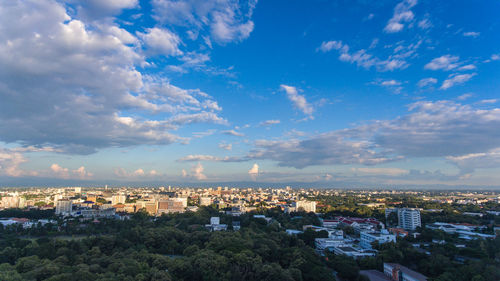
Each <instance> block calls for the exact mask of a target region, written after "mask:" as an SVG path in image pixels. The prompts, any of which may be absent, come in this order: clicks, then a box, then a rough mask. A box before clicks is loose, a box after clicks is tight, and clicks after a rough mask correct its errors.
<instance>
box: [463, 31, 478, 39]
mask: <svg viewBox="0 0 500 281" xmlns="http://www.w3.org/2000/svg"><path fill="white" fill-rule="evenodd" d="M462 34H463V35H464V36H465V37H473V38H476V37H479V35H481V33H480V32H475V31H468V32H464V33H462Z"/></svg>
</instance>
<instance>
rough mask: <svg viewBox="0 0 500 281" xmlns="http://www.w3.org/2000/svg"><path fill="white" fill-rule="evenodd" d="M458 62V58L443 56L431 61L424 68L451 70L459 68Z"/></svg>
mask: <svg viewBox="0 0 500 281" xmlns="http://www.w3.org/2000/svg"><path fill="white" fill-rule="evenodd" d="M458 60H459V57H458V56H452V55H444V56H440V57H438V58H435V59H433V60H432V61H431V62H429V63H427V64H426V65H425V66H424V68H425V69H430V70H452V69H455V68H457V67H458V66H459V63H458Z"/></svg>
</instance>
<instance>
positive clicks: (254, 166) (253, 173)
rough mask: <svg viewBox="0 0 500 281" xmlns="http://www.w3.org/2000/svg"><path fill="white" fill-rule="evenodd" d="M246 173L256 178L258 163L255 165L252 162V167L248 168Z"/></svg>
mask: <svg viewBox="0 0 500 281" xmlns="http://www.w3.org/2000/svg"><path fill="white" fill-rule="evenodd" d="M248 174H249V175H250V177H251V178H252V179H253V180H256V179H257V176H258V175H259V165H257V163H254V164H253V166H252V168H250V170H248Z"/></svg>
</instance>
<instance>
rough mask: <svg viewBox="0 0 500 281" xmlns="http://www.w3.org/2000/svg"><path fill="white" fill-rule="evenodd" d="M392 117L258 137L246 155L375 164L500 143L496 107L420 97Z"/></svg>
mask: <svg viewBox="0 0 500 281" xmlns="http://www.w3.org/2000/svg"><path fill="white" fill-rule="evenodd" d="M409 110H410V112H409V114H407V115H405V116H402V117H398V118H396V119H393V120H379V121H374V122H373V123H370V124H366V125H362V126H357V127H354V128H348V129H343V130H337V131H332V132H327V133H324V134H320V135H317V136H313V137H310V138H308V139H304V140H273V141H269V140H260V141H257V142H256V143H255V149H254V150H253V151H252V152H251V153H250V154H249V155H248V158H250V159H252V158H253V159H270V160H274V161H277V162H278V165H280V166H286V167H295V168H304V167H307V166H314V165H339V164H363V165H375V164H380V163H386V162H390V161H397V160H400V159H403V158H406V157H449V156H452V157H456V156H461V155H466V154H471V153H484V152H487V151H489V150H491V149H496V148H499V147H500V131H499V130H498V128H499V127H500V109H499V108H492V109H483V108H475V107H473V106H472V105H462V104H459V103H455V102H452V101H437V102H428V101H421V102H416V103H413V104H411V105H410V106H409Z"/></svg>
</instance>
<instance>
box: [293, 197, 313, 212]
mask: <svg viewBox="0 0 500 281" xmlns="http://www.w3.org/2000/svg"><path fill="white" fill-rule="evenodd" d="M301 208H302V209H303V210H304V211H306V212H314V213H316V201H306V200H302V201H297V202H295V210H296V211H299V210H300V209H301Z"/></svg>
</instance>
